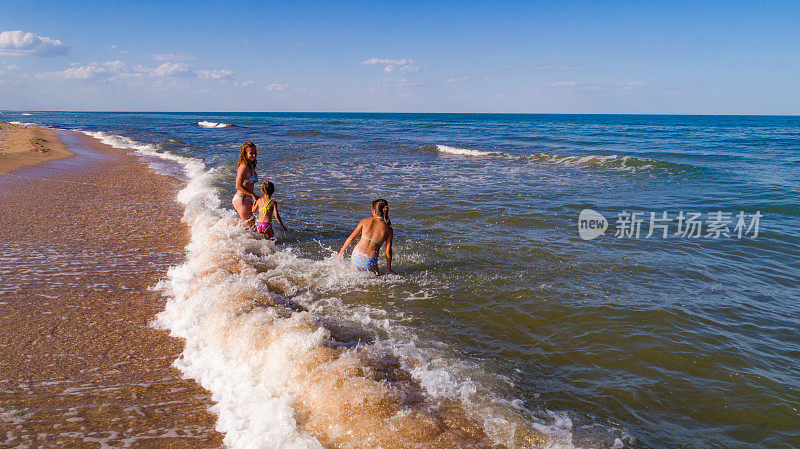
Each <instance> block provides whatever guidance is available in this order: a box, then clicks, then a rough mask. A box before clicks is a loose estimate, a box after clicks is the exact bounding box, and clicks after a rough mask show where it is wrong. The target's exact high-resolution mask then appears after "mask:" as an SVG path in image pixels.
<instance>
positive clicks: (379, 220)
mask: <svg viewBox="0 0 800 449" xmlns="http://www.w3.org/2000/svg"><path fill="white" fill-rule="evenodd" d="M393 234H394V231H393V230H392V222H391V220H389V203H387V202H386V200H384V199H378V200H375V201H373V202H372V218H365V219H363V220H361V221H360V222H359V223H358V226H356V229H355V231H353V233H352V234H350V237H348V238H347V240H345V242H344V245H342V249H341V250H340V251H339V259H341V258H342V257H343V256H344V252H345V251H347V248H349V247H350V245H352V244H353V242H355V241H356V240H358V243H356V247H355V248H353V255H352V256H351V257H350V263H351V264H352V265H353V267H355V268H357V269H359V270H363V271H372V272H373V273H375V274H380V271H378V251H380V249H381V245H382V244H383V243H386V272H387V273H388V274H394V271H392V237H393Z"/></svg>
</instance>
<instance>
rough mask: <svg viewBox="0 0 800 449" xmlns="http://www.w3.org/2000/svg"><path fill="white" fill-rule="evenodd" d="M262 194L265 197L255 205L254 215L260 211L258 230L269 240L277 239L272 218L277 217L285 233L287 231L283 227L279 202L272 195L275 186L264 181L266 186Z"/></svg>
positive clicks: (263, 187) (262, 188)
mask: <svg viewBox="0 0 800 449" xmlns="http://www.w3.org/2000/svg"><path fill="white" fill-rule="evenodd" d="M261 193H263V194H264V197H263V198H259V199H258V200H256V202H255V204H253V213H254V214H255V213H256V211H258V220H256V229H257V230H258V232H260V233H262V234H264V235H265V236H266V237H267V238H270V239H272V238H275V230H274V229H272V223H270V221H269V219H270V217H273V216H274V217H275V219H276V220H277V221H278V224H279V225H280V226H281V229H283V232H286V231H287V229H286V226H284V225H283V220H281V215H280V214H279V213H278V202H277V201H275V200H273V199H272V194H273V193H275V184H273V183H271V182H269V181H264V185H262V186H261Z"/></svg>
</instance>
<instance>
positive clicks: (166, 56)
mask: <svg viewBox="0 0 800 449" xmlns="http://www.w3.org/2000/svg"><path fill="white" fill-rule="evenodd" d="M152 56H153V59H155V60H156V61H170V62H176V61H195V60H197V58H195V57H194V56H189V55H185V54H183V53H160V54H156V55H152Z"/></svg>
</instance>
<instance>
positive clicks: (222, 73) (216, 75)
mask: <svg viewBox="0 0 800 449" xmlns="http://www.w3.org/2000/svg"><path fill="white" fill-rule="evenodd" d="M234 76H235V74H234V73H233V72H232V71H230V70H226V69H222V70H200V71H199V72H197V77H198V78H207V79H214V80H229V79H233V77H234ZM251 83H252V81H251Z"/></svg>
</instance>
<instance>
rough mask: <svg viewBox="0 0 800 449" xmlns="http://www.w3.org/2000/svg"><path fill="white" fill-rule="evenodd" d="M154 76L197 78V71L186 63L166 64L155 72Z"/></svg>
mask: <svg viewBox="0 0 800 449" xmlns="http://www.w3.org/2000/svg"><path fill="white" fill-rule="evenodd" d="M153 75H155V76H177V77H182V78H195V77H197V71H196V70H195V68H194V67H192V66H190V65H189V64H186V63H185V62H165V63H163V64H161V65H160V66H158V67H156V68H155V70H153Z"/></svg>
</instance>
